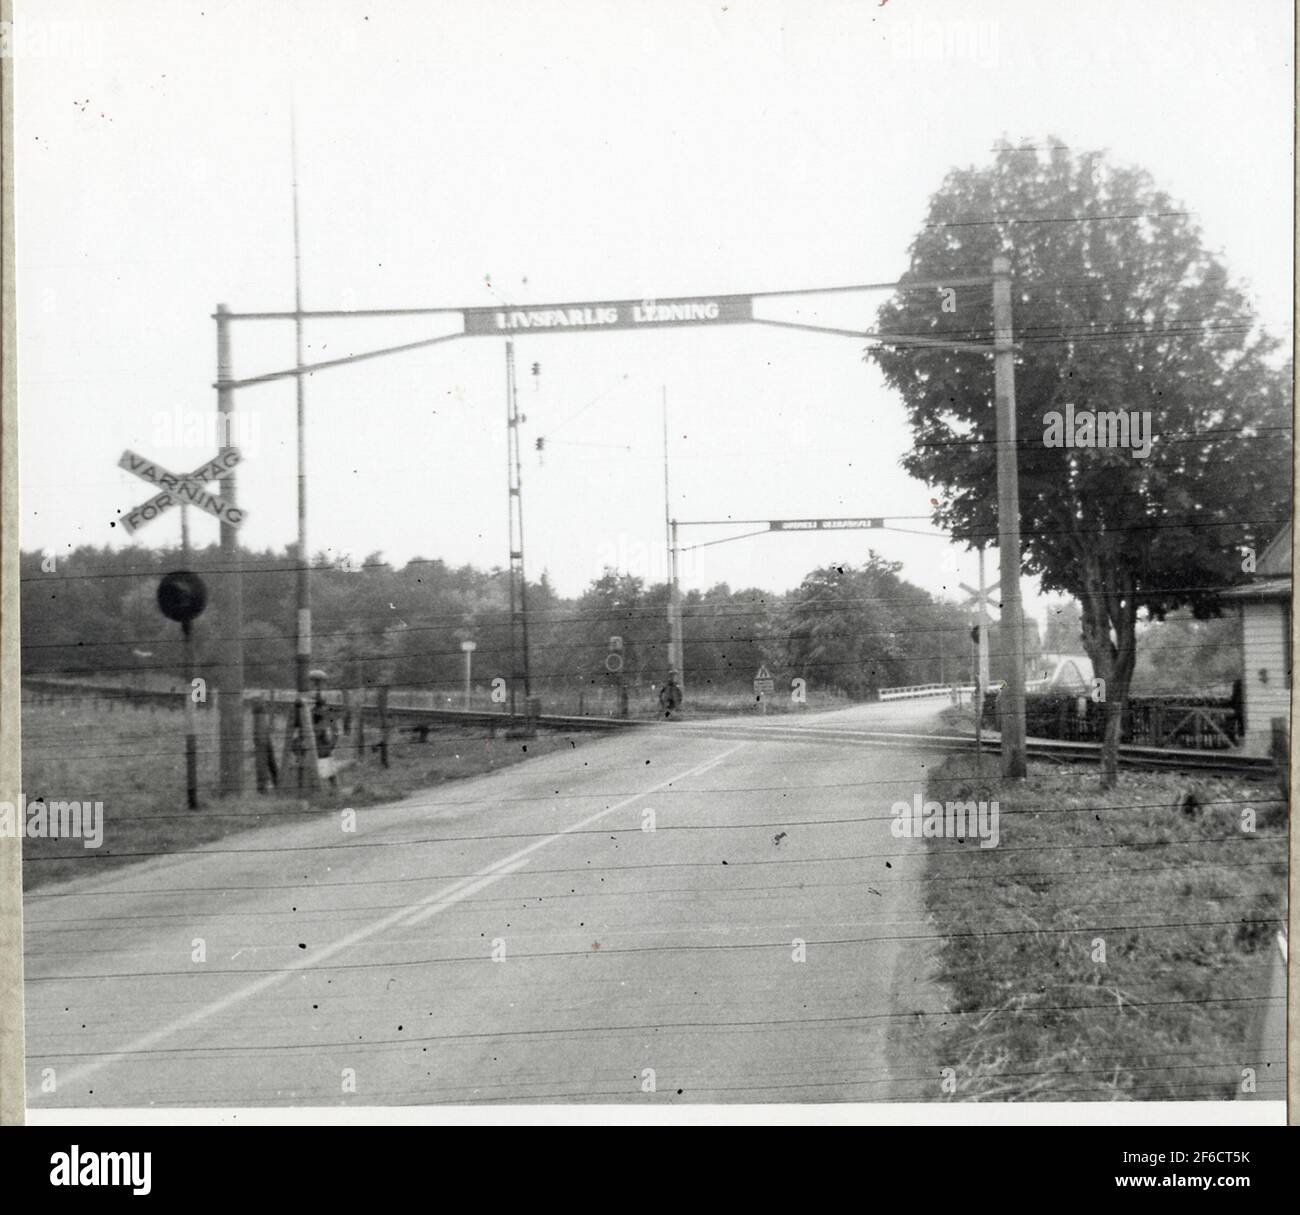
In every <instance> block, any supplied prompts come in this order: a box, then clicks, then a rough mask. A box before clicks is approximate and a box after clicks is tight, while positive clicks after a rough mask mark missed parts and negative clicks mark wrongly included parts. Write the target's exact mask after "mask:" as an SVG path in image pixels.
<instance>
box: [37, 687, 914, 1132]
mask: <svg viewBox="0 0 1300 1215" xmlns="http://www.w3.org/2000/svg"><path fill="white" fill-rule="evenodd" d="M939 707H940V706H939V704H938V703H936V702H934V701H927V702H904V703H897V704H891V705H870V706H860V707H858V708H854V709H850V710H846V711H844V712H839V713H833V714H820V715H816V716H810V717H807V718H802V719H791V718H787V717H782V718H779V719H778V718H776V717H773V718H771V719H769V720H768V721H761V720H758V719H754V718H750V719H747V720H746V721H744V722H738V721H725V722H718V723H712V724H711V725H710V726H708V727H697V726H692V725H690V724H689V723H675V724H671V725H665V726H663V727H662V728H654V729H649V730H645V731H636V732H631V733H628V734H624V735H619V736H613V737H607V738H603V739H599V740H591V741H583V742H582V743H580V745H578V746H576V747H575V748H574V749H573V750H571V751H567V752H562V753H556V754H552V755H549V756H546V757H544V758H539V759H537V760H536V761H530V762H528V763H524V764H519V765H515V766H512V767H509V768H507V769H504V770H502V771H499V772H496V773H493V774H491V775H488V776H485V777H481V778H477V779H474V780H469V781H460V782H453V783H449V784H446V785H443V786H440V787H439V788H437V789H436V790H431V791H428V792H425V793H422V794H419V795H417V796H414V797H411V798H409V799H407V800H404V801H402V802H400V803H394V804H392V805H388V806H380V807H370V808H366V809H363V810H360V811H358V812H357V814H356V830H355V831H354V832H350V833H349V832H346V831H344V830H343V818H344V816H343V815H342V814H341V813H338V814H336V813H329V814H324V815H319V816H314V815H305V816H302V817H295V818H293V819H291V820H289V821H285V822H282V823H277V824H275V825H272V826H267V827H263V828H261V829H258V830H254V831H249V832H245V833H243V834H241V835H238V836H233V837H230V838H227V839H225V840H223V841H221V842H220V843H218V844H215V845H212V846H209V847H205V848H202V849H200V850H197V851H195V852H192V853H188V854H185V855H179V856H168V857H160V858H157V859H155V860H151V861H147V862H145V863H143V864H141V865H137V866H133V867H130V868H126V869H116V870H114V871H112V872H111V873H108V874H106V875H104V876H103V877H100V878H95V877H89V878H82V879H78V880H76V881H74V882H71V883H67V884H65V885H61V886H58V887H54V888H50V889H40V890H37V891H35V892H34V893H33V894H31V895H30V896H29V897H28V899H27V902H26V940H27V955H26V968H27V975H26V978H27V1050H28V1069H27V1070H28V1102H29V1105H31V1106H33V1107H41V1106H100V1105H104V1106H114V1107H141V1106H149V1105H173V1106H188V1105H222V1106H250V1105H280V1104H286V1105H287V1104H294V1105H331V1104H356V1105H362V1106H370V1105H391V1104H407V1103H410V1104H432V1103H466V1102H531V1101H538V1102H575V1101H588V1102H591V1101H599V1102H674V1101H715V1102H764V1101H783V1102H819V1101H899V1100H926V1099H931V1098H937V1097H938V1096H939V1089H938V1083H939V1078H938V1076H937V1075H931V1074H930V1073H931V1071H932V1068H931V1066H930V1064H929V1063H928V1062H927V1061H926V1060H925V1059H924V1058H923V1057H921V1055H920V1053H919V1051H918V1049H917V1048H916V1046H915V1044H914V1036H915V1033H916V1029H915V1027H916V1022H917V1015H916V1014H917V1012H918V1011H920V1010H923V1009H926V1008H931V1007H935V1006H936V1005H937V1001H938V994H937V993H936V992H935V991H934V990H933V989H932V987H931V986H930V984H929V983H928V982H927V978H926V976H927V973H928V970H929V966H930V953H929V951H930V948H931V945H930V942H929V940H928V939H927V930H926V926H925V923H924V919H923V912H922V907H921V884H920V882H919V880H918V879H919V877H920V875H921V866H922V865H923V863H924V861H923V846H922V844H921V843H920V842H913V841H909V840H895V839H894V838H893V837H892V836H891V835H890V832H889V809H890V806H891V804H892V803H893V802H894V801H896V800H899V799H902V800H908V801H910V800H911V797H912V795H913V794H914V793H916V792H918V791H920V790H922V789H923V787H924V780H925V775H926V770H927V767H928V766H931V765H933V764H934V763H936V762H938V759H939V756H937V755H935V754H931V753H927V752H926V751H924V750H923V749H921V748H920V747H916V748H883V747H878V746H867V745H862V744H860V743H858V742H855V741H854V740H853V739H852V738H851V737H850V735H851V732H852V730H853V729H854V728H870V729H892V728H896V727H897V728H915V727H917V726H918V725H923V724H924V723H925V722H926V721H927V720H928V719H929V718H931V717H932V716H933V715H935V714H937V712H938V710H939ZM792 724H794V725H795V726H796V728H791V726H792ZM729 731H730V732H731V733H729ZM650 827H653V829H652V830H651V829H647V828H650ZM799 942H803V943H804V944H803V946H802V948H801V946H800V944H799ZM200 956H201V960H200ZM797 959H802V960H797ZM51 1085H52V1086H53V1091H49V1090H50V1088H51Z"/></svg>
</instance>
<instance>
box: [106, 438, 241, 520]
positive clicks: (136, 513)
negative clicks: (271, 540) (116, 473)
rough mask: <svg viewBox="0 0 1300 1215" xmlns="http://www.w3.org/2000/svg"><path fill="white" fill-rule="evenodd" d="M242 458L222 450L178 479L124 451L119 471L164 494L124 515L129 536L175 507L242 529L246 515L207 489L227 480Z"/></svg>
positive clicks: (234, 451)
mask: <svg viewBox="0 0 1300 1215" xmlns="http://www.w3.org/2000/svg"><path fill="white" fill-rule="evenodd" d="M240 459H241V457H240V454H239V452H238V451H236V450H235V449H234V448H233V447H231V448H228V449H227V450H225V451H223V452H222V453H221V454H220V455H219V456H217V458H216V459H215V460H209V461H208V462H207V463H206V464H204V465H201V466H200V467H198V468H196V469H195V470H194V471H193V472H192V473H187V474H186V475H185V476H183V477H178V476H177V475H176V474H175V473H171V472H168V471H167V470H166V469H165V468H163V467H162V466H161V465H159V464H155V463H154V462H153V461H152V460H146V459H145V458H144V456H138V455H136V454H135V452H133V451H124V452H123V453H122V458H121V459H120V460H119V461H118V462H117V466H118V468H124V469H126V471H127V472H129V473H134V474H135V475H136V476H137V477H139V478H140V479H141V480H143V481H148V482H149V484H150V485H157V486H158V487H159V489H160V491H161V492H160V493H157V494H155V495H154V496H153V497H152V498H150V499H149V500H148V501H147V502H142V503H141V504H140V505H139V506H137V507H136V508H135V509H134V510H130V511H128V512H127V513H126V514H125V515H123V516H122V518H121V524H122V526H123V527H124V528H125V529H126V532H127V535H133V534H134V533H135V532H136V530H137V529H139V528H140V527H142V526H143V525H144V524H146V523H152V522H153V521H154V520H155V519H156V518H158V516H159V515H161V514H162V513H163V512H164V511H166V510H168V509H170V508H171V507H173V506H197V507H198V508H199V509H200V510H205V511H207V512H208V514H210V515H212V516H213V517H214V518H216V519H220V520H221V522H222V523H229V524H230V526H231V527H239V526H240V524H242V523H243V522H244V519H245V517H246V515H247V512H246V511H244V510H242V509H240V508H239V507H238V506H233V505H232V504H231V503H229V502H227V501H225V499H223V498H221V497H219V496H218V495H217V494H213V493H209V492H208V490H206V489H204V486H205V485H206V484H207V483H208V482H209V481H216V480H219V479H220V478H221V477H224V476H225V475H226V474H227V473H229V472H230V470H231V469H232V468H234V467H235V465H237V464H238V463H239V462H240Z"/></svg>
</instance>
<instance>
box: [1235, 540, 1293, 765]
mask: <svg viewBox="0 0 1300 1215" xmlns="http://www.w3.org/2000/svg"><path fill="white" fill-rule="evenodd" d="M1221 598H1222V599H1223V600H1224V602H1225V604H1228V605H1232V606H1235V607H1236V608H1237V610H1238V612H1240V614H1241V651H1242V675H1241V680H1242V695H1243V700H1244V705H1245V718H1246V722H1245V735H1244V738H1243V740H1242V747H1243V750H1245V751H1248V752H1249V753H1251V754H1253V755H1267V754H1268V753H1269V749H1270V746H1271V745H1272V738H1273V730H1274V722H1282V723H1285V722H1286V720H1287V716H1288V714H1289V712H1290V707H1291V525H1290V524H1289V523H1288V524H1287V526H1286V527H1284V528H1283V529H1282V531H1281V532H1280V533H1279V534H1278V535H1277V536H1276V537H1274V539H1273V541H1272V543H1270V544H1269V546H1268V547H1267V548H1266V549H1265V550H1264V551H1263V553H1261V554H1260V556H1259V558H1258V560H1257V561H1256V564H1255V572H1254V577H1253V579H1252V580H1251V581H1250V582H1248V583H1245V584H1243V585H1242V586H1237V587H1233V588H1232V589H1231V590H1228V591H1224V592H1223V594H1222V596H1221Z"/></svg>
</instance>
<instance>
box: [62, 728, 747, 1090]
mask: <svg viewBox="0 0 1300 1215" xmlns="http://www.w3.org/2000/svg"><path fill="white" fill-rule="evenodd" d="M747 745H748V743H746V742H740V743H737V744H736V745H735V746H734V747H729V748H728V749H727V750H726V751H723V752H722V754H721V755H716V756H714V757H713V758H712V759H710V760H705V762H704V763H702V764H697V765H696V766H695V767H694V768H688V769H687V770H686V771H685V772H679V773H678V774H677V775H676V776H671V777H669V778H668V779H667V780H664V781H660V782H659V784H657V785H651V786H650V788H648V789H644V790H642V791H641V792H640V793H634V794H632V796H631V797H625V798H624V799H623V800H622V801H620V802H615V803H614V805H612V806H607V807H606V808H605V809H604V810H599V811H597V812H596V813H595V814H590V815H588V816H587V817H586V818H584V819H580V820H579V821H578V822H576V823H571V824H570V825H569V826H567V827H565V828H564V829H563V830H561V831H557V832H555V834H554V835H548V836H546V837H544V838H543V839H540V840H535V841H534V842H533V843H531V844H529V845H528V846H527V847H526V848H520V849H519V851H517V852H512V853H511V854H510V855H509V856H505V857H502V858H501V859H500V860H499V861H494V862H493V863H492V864H490V865H486V866H484V867H483V868H482V869H480V870H479V871H478V872H477V873H473V874H471V875H470V876H469V877H465V878H461V879H459V880H458V881H456V882H453V883H452V884H451V885H450V886H446V887H444V888H443V889H442V890H439V891H438V892H437V893H436V894H431V895H429V896H428V897H427V898H424V899H421V900H420V901H419V902H417V903H414V904H412V905H410V906H407V907H399V908H398V909H397V910H396V911H393V912H390V913H389V914H388V915H386V916H383V917H381V918H380V919H378V920H375V921H374V922H373V923H371V924H367V925H366V926H365V927H364V928H358V929H357V930H356V931H355V932H351V933H349V934H348V935H347V936H345V937H341V938H340V939H339V940H337V941H335V942H334V943H333V944H332V945H326V946H325V947H324V948H322V949H318V950H316V951H315V952H314V953H312V954H310V955H305V956H303V957H302V958H298V959H296V960H295V961H293V962H290V963H289V965H287V966H285V967H283V968H282V969H281V970H278V971H275V972H274V973H272V974H269V975H263V976H262V978H260V979H257V980H256V981H255V982H252V983H249V984H248V985H247V986H246V987H241V988H238V989H237V990H235V991H232V992H231V993H230V994H229V995H226V996H222V998H221V999H219V1000H214V1001H213V1002H212V1003H211V1004H205V1005H204V1006H203V1007H202V1008H196V1009H195V1010H194V1011H193V1012H191V1013H187V1014H186V1015H185V1016H183V1017H181V1018H179V1019H178V1020H176V1021H173V1022H172V1023H171V1024H170V1025H164V1026H163V1027H162V1028H161V1029H156V1030H153V1031H152V1032H151V1033H147V1034H145V1035H144V1036H143V1037H140V1038H136V1039H135V1041H133V1042H129V1043H127V1045H126V1046H123V1047H122V1048H121V1049H119V1050H116V1051H113V1052H112V1053H111V1054H107V1055H104V1056H102V1057H101V1058H99V1059H96V1060H95V1061H94V1062H92V1063H84V1064H82V1065H81V1066H80V1067H76V1068H73V1070H72V1071H70V1072H68V1073H66V1074H65V1075H64V1076H62V1077H61V1078H60V1084H62V1085H64V1086H66V1085H69V1084H76V1083H79V1082H80V1081H82V1080H85V1079H87V1078H88V1077H90V1076H93V1075H95V1074H96V1073H97V1072H100V1071H102V1070H103V1069H104V1068H106V1067H111V1066H112V1065H113V1064H114V1063H120V1062H122V1060H123V1059H126V1058H127V1057H128V1056H130V1055H134V1054H138V1053H140V1052H141V1051H146V1050H149V1049H150V1048H152V1047H154V1046H157V1045H158V1043H159V1042H163V1041H165V1040H166V1039H168V1038H171V1037H173V1036H174V1035H176V1034H178V1033H180V1032H181V1031H182V1030H185V1029H189V1028H190V1027H191V1026H193V1025H197V1024H198V1023H199V1022H200V1021H206V1020H207V1019H208V1018H209V1017H212V1016H215V1015H216V1014H217V1013H222V1012H225V1011H226V1010H227V1009H228V1008H233V1007H234V1006H235V1005H236V1004H242V1003H243V1002H244V1001H245V1000H249V999H251V998H252V997H253V996H256V995H260V994H261V993H262V992H264V991H266V990H267V989H268V988H271V987H275V986H276V985H277V984H279V983H283V982H284V980H285V979H287V978H289V977H290V975H293V974H296V973H298V972H299V971H303V970H310V969H311V968H312V967H313V966H317V965H319V964H320V963H321V962H325V961H328V960H329V959H330V958H332V957H334V956H335V955H336V954H340V953H342V952H343V951H344V950H345V949H350V948H351V947H352V946H353V945H356V944H357V943H358V942H360V941H364V940H367V939H368V938H370V937H372V936H374V935H375V934H376V933H379V932H383V931H384V929H386V928H391V927H392V926H393V925H395V924H399V923H403V922H404V921H405V922H406V923H410V924H414V923H417V922H418V921H420V920H423V919H426V918H428V917H429V916H432V915H436V914H437V913H438V912H440V911H445V910H447V908H449V907H453V906H455V904H457V903H458V902H460V901H461V900H462V899H466V898H468V897H469V896H470V895H471V894H474V893H477V892H478V891H479V890H482V889H483V888H484V887H485V886H489V885H491V884H492V883H493V882H495V881H498V880H500V879H501V878H503V877H505V876H507V874H509V873H513V872H514V870H515V869H518V868H520V867H521V866H522V865H524V864H527V861H526V860H524V858H525V857H527V856H528V855H529V854H530V853H533V852H536V851H537V850H538V849H539V848H545V847H546V846H547V845H548V844H553V843H554V842H555V841H556V840H559V839H563V838H564V837H565V836H566V835H569V834H571V833H572V832H574V831H581V830H582V828H584V827H587V826H590V825H591V824H592V823H594V822H598V821H599V820H600V819H602V818H605V817H607V816H608V815H611V814H614V813H616V812H617V811H619V810H622V809H624V808H625V807H627V806H630V805H631V804H632V803H633V802H635V801H639V800H640V799H641V798H643V797H649V796H650V795H651V794H653V793H658V792H659V791H660V790H662V789H666V788H668V786H669V785H672V784H675V783H676V782H678V781H683V780H688V779H690V778H691V777H692V776H700V775H701V774H703V773H705V772H707V771H709V770H710V769H711V768H715V767H717V766H718V764H720V763H722V762H723V760H725V759H727V758H729V757H730V756H732V755H734V754H735V753H736V752H737V751H739V750H740V749H741V748H742V747H745V746H747ZM516 861H517V862H519V863H518V864H515V863H514V862H516ZM407 917H412V918H410V919H407ZM140 977H141V978H148V976H147V975H142V976H140Z"/></svg>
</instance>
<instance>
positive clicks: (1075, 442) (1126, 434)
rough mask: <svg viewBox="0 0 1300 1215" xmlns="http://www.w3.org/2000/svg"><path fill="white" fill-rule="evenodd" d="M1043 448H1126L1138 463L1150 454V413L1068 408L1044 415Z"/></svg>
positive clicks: (1050, 411) (1147, 411)
mask: <svg viewBox="0 0 1300 1215" xmlns="http://www.w3.org/2000/svg"><path fill="white" fill-rule="evenodd" d="M1043 423H1044V429H1043V446H1044V447H1128V448H1131V449H1132V451H1133V454H1134V456H1136V457H1137V458H1138V459H1139V460H1145V459H1146V458H1147V456H1149V455H1150V454H1151V445H1152V444H1153V443H1154V442H1155V435H1154V433H1153V432H1152V427H1151V411H1150V410H1142V411H1140V412H1139V411H1138V410H1136V409H1132V410H1124V409H1113V410H1092V409H1077V410H1076V409H1075V407H1074V406H1073V405H1067V406H1066V407H1065V410H1064V412H1062V411H1061V410H1059V409H1049V410H1048V411H1047V412H1046V413H1045V414H1043Z"/></svg>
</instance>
